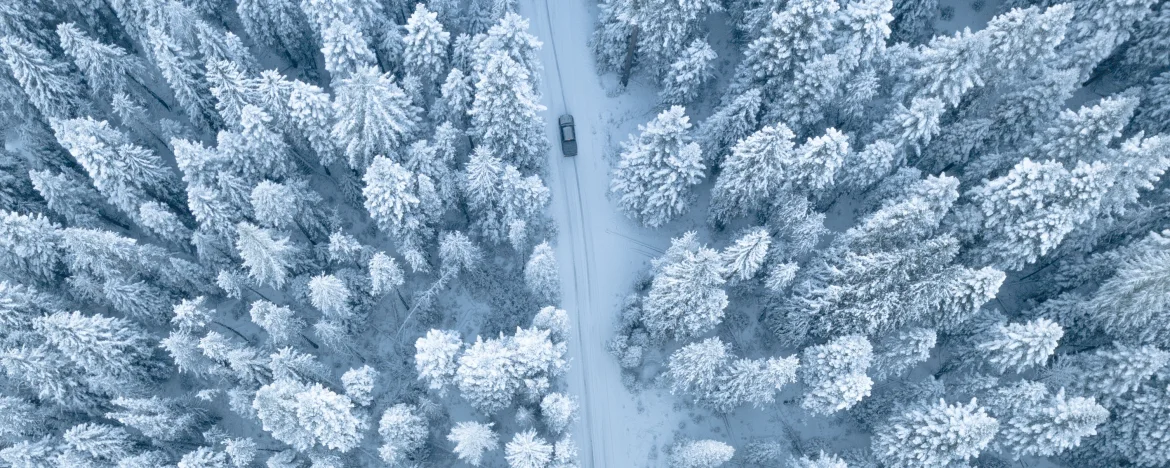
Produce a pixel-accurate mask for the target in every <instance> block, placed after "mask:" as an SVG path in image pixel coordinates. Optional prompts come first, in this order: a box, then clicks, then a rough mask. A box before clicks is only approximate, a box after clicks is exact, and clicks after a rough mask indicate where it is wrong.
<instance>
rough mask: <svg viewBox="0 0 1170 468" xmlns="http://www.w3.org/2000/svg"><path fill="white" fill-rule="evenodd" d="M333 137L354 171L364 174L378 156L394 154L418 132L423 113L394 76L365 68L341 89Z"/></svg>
mask: <svg viewBox="0 0 1170 468" xmlns="http://www.w3.org/2000/svg"><path fill="white" fill-rule="evenodd" d="M336 93H337V99H336V100H335V101H334V103H333V109H334V112H336V119H337V122H336V123H335V124H334V125H333V130H332V136H333V138H334V139H335V140H336V141H337V142H338V143H339V145H340V146H342V147H343V148H344V151H345V154H346V155H347V157H348V158H349V165H350V167H352V168H354V169H355V170H358V171H364V170H365V169H366V166H368V165H369V164H370V161H371V160H372V159H373V157H374V156H375V155H379V154H393V153H394V152H395V151H396V150H397V149H398V148H399V146H401V145H402V144H404V143H405V142H406V141H407V140H408V139H409V138H410V137H411V136H412V135H414V133H415V132H416V131H417V129H418V125H419V113H420V110H419V109H418V108H417V107H415V106H414V105H413V104H411V103H410V99H409V98H408V97H407V96H406V94H405V93H403V92H402V89H401V88H399V87H398V85H397V84H395V83H394V80H393V77H391V76H390V75H388V74H387V75H382V74H379V73H378V72H377V71H376V70H375V69H374V68H370V67H361V68H359V69H358V70H357V71H356V72H354V74H353V75H352V76H350V77H348V78H345V79H342V80H340V82H339V83H338V85H337V90H336Z"/></svg>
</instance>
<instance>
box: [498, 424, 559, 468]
mask: <svg viewBox="0 0 1170 468" xmlns="http://www.w3.org/2000/svg"><path fill="white" fill-rule="evenodd" d="M552 456H553V446H552V444H549V443H548V441H546V440H545V439H544V438H543V437H540V436H539V435H537V433H536V431H535V430H532V429H529V430H527V431H524V432H517V433H516V435H515V436H514V437H512V440H511V441H509V442H508V443H507V444H505V445H504V458H505V459H507V460H508V466H509V467H511V468H542V467H546V466H548V464H549V462H551V461H552Z"/></svg>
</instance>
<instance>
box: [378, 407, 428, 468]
mask: <svg viewBox="0 0 1170 468" xmlns="http://www.w3.org/2000/svg"><path fill="white" fill-rule="evenodd" d="M378 434H379V435H381V436H382V440H383V441H384V442H383V443H382V446H381V447H380V448H379V449H378V454H379V455H381V457H382V460H383V461H385V462H386V463H390V464H395V463H401V462H402V461H403V460H404V459H405V458H406V457H407V456H408V455H410V454H411V453H413V452H416V451H418V450H419V449H421V448H422V447H423V445H424V444H425V443H426V441H427V422H426V420H425V419H423V417H422V416H421V415H419V414H418V408H416V407H415V406H414V405H407V404H403V403H399V404H397V405H394V406H391V407H390V408H388V409H386V411H385V412H383V413H382V419H381V420H379V422H378Z"/></svg>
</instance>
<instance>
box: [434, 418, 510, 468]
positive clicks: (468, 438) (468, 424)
mask: <svg viewBox="0 0 1170 468" xmlns="http://www.w3.org/2000/svg"><path fill="white" fill-rule="evenodd" d="M492 425H493V423H479V422H475V421H461V422H458V423H456V424H455V426H454V427H452V428H451V433H450V434H448V435H447V440H449V441H451V442H454V443H455V448H454V451H455V455H457V456H458V457H459V459H460V460H463V461H464V462H467V463H468V464H469V465H471V466H479V465H480V464H481V463H482V462H483V456H484V452H491V451H494V450H496V449H497V448H499V445H500V442H499V437H498V436H497V435H496V433H495V431H493V430H492Z"/></svg>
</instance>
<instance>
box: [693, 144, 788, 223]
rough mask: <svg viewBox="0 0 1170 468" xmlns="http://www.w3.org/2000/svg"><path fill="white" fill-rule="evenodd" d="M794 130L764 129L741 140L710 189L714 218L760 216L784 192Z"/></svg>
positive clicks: (724, 162) (722, 219) (723, 219)
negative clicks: (761, 211)
mask: <svg viewBox="0 0 1170 468" xmlns="http://www.w3.org/2000/svg"><path fill="white" fill-rule="evenodd" d="M793 138H795V135H793V133H792V131H791V130H789V129H788V127H787V126H785V125H784V124H777V125H776V126H770V125H769V126H765V127H764V128H762V129H760V130H759V131H757V132H755V133H753V134H751V136H748V137H747V138H745V139H743V140H741V141H740V142H739V143H737V144H736V145H735V146H734V147H733V148H732V149H731V154H730V155H728V156H727V159H725V160H724V161H723V164H722V165H721V166H720V169H721V170H720V172H719V177H718V178H716V179H715V187H714V188H712V189H711V215H712V217H713V218H715V219H716V220H719V221H727V220H730V219H731V218H735V217H738V216H745V215H749V214H753V213H757V212H759V211H760V210H762V209H764V208H766V207H767V206H768V204H769V203H771V202H772V200H773V199H774V198H775V197H776V196H777V195H778V194H779V193H780V192H781V191H782V190H783V189H784V182H785V179H784V176H785V174H786V173H787V172H788V171H787V170H786V169H787V168H786V166H787V165H788V164H787V163H789V162H790V161H792V160H793V159H795V145H794V144H793V141H792V140H793Z"/></svg>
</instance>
